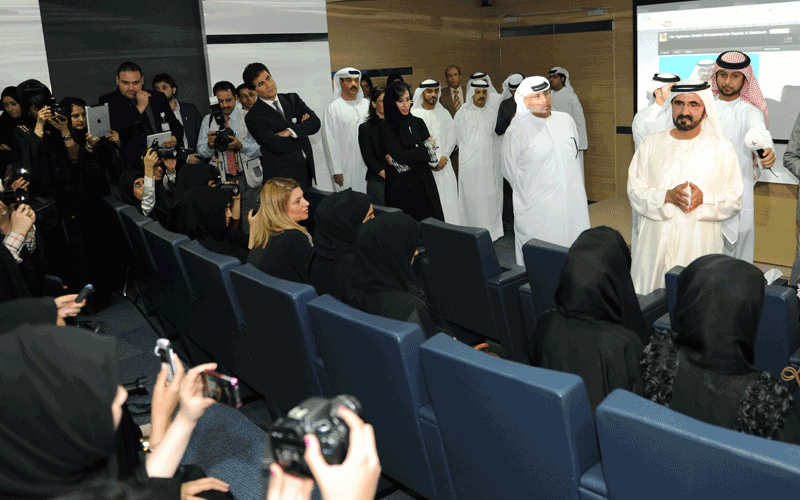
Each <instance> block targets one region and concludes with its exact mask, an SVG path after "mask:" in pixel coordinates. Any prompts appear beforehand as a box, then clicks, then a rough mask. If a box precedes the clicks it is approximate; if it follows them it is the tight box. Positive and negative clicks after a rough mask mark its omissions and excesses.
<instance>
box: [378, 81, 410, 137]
mask: <svg viewBox="0 0 800 500" xmlns="http://www.w3.org/2000/svg"><path fill="white" fill-rule="evenodd" d="M405 92H408V93H409V95H413V94H411V88H410V87H409V86H408V84H406V83H404V82H400V81H398V82H393V83H391V84H390V85H389V86H388V87H386V92H385V93H384V94H383V118H384V120H386V122H387V123H388V124H389V126H390V127H391V128H392V131H394V133H395V135H399V132H400V127H402V126H403V125H405V124H406V123H408V121H409V120H411V118H412V116H413V115H412V114H411V113H410V112H409V113H408V114H407V115H404V114H403V113H401V112H400V109H399V108H398V107H397V100H398V96H400V95H403V94H404V93H405Z"/></svg>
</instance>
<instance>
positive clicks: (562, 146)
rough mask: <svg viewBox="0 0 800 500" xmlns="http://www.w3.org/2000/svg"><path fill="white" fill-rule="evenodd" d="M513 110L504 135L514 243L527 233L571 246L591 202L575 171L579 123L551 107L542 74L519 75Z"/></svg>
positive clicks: (585, 220)
mask: <svg viewBox="0 0 800 500" xmlns="http://www.w3.org/2000/svg"><path fill="white" fill-rule="evenodd" d="M514 101H515V102H516V104H517V112H516V115H515V116H514V119H513V120H512V121H511V126H510V127H508V130H506V134H505V138H504V140H503V164H504V171H505V175H506V178H507V179H508V180H509V182H510V183H511V188H512V189H513V191H514V197H513V200H514V249H515V252H516V256H517V264H519V265H525V262H524V260H523V258H522V245H524V244H525V243H526V242H527V241H528V240H530V239H531V238H537V239H540V240H542V241H547V242H550V243H554V244H556V245H562V246H565V247H568V246H571V245H572V243H573V242H574V241H575V239H576V238H577V237H578V236H579V235H580V234H581V233H582V232H583V231H585V230H587V229H589V204H588V202H587V201H586V189H585V188H584V186H583V182H582V181H581V178H580V176H579V175H578V173H579V172H580V168H581V166H580V162H579V161H578V143H577V137H578V129H577V127H576V126H575V121H574V120H573V119H572V117H571V116H569V115H568V114H566V113H561V112H558V111H553V110H552V98H551V95H550V84H549V83H548V81H547V79H546V78H544V77H543V76H532V77H529V78H526V79H524V80H522V83H520V85H519V88H517V91H516V93H515V94H514Z"/></svg>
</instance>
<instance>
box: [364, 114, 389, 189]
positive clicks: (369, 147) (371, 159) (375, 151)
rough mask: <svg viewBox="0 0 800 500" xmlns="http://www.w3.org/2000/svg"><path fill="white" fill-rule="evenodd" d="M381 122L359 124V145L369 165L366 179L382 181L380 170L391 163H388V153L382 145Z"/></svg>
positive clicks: (365, 161)
mask: <svg viewBox="0 0 800 500" xmlns="http://www.w3.org/2000/svg"><path fill="white" fill-rule="evenodd" d="M379 125H380V122H379V123H376V124H372V123H369V122H364V123H362V124H361V125H359V126H358V147H359V148H360V149H361V156H362V157H363V158H364V163H366V165H367V175H366V177H365V178H366V179H367V180H368V181H382V180H384V179H383V177H381V176H380V175H378V174H380V172H381V171H382V170H385V169H386V167H388V166H389V165H388V164H387V163H386V154H385V153H384V152H383V147H382V145H381V133H380V126H379Z"/></svg>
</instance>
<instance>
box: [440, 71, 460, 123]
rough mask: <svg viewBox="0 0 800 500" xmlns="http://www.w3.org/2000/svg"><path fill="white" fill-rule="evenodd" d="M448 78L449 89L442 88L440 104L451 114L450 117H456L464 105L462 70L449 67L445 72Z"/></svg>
mask: <svg viewBox="0 0 800 500" xmlns="http://www.w3.org/2000/svg"><path fill="white" fill-rule="evenodd" d="M444 76H445V77H446V78H447V88H442V94H441V97H440V98H439V102H440V103H442V106H444V109H446V110H447V111H449V112H450V116H452V117H455V116H456V111H458V108H460V107H461V105H462V104H464V88H463V87H462V86H461V70H460V69H459V68H458V66H449V67H448V68H447V69H446V70H444Z"/></svg>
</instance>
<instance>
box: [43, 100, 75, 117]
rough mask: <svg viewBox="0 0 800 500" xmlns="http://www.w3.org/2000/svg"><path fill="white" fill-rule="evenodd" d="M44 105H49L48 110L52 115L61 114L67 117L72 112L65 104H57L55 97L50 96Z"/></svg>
mask: <svg viewBox="0 0 800 500" xmlns="http://www.w3.org/2000/svg"><path fill="white" fill-rule="evenodd" d="M45 106H50V111H52V112H53V114H54V115H61V116H63V117H65V118H69V115H70V114H72V109H69V108H68V107H67V106H59V105H58V103H57V102H56V98H55V97H52V96H51V97H50V101H49V102H48V103H47V104H45Z"/></svg>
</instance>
